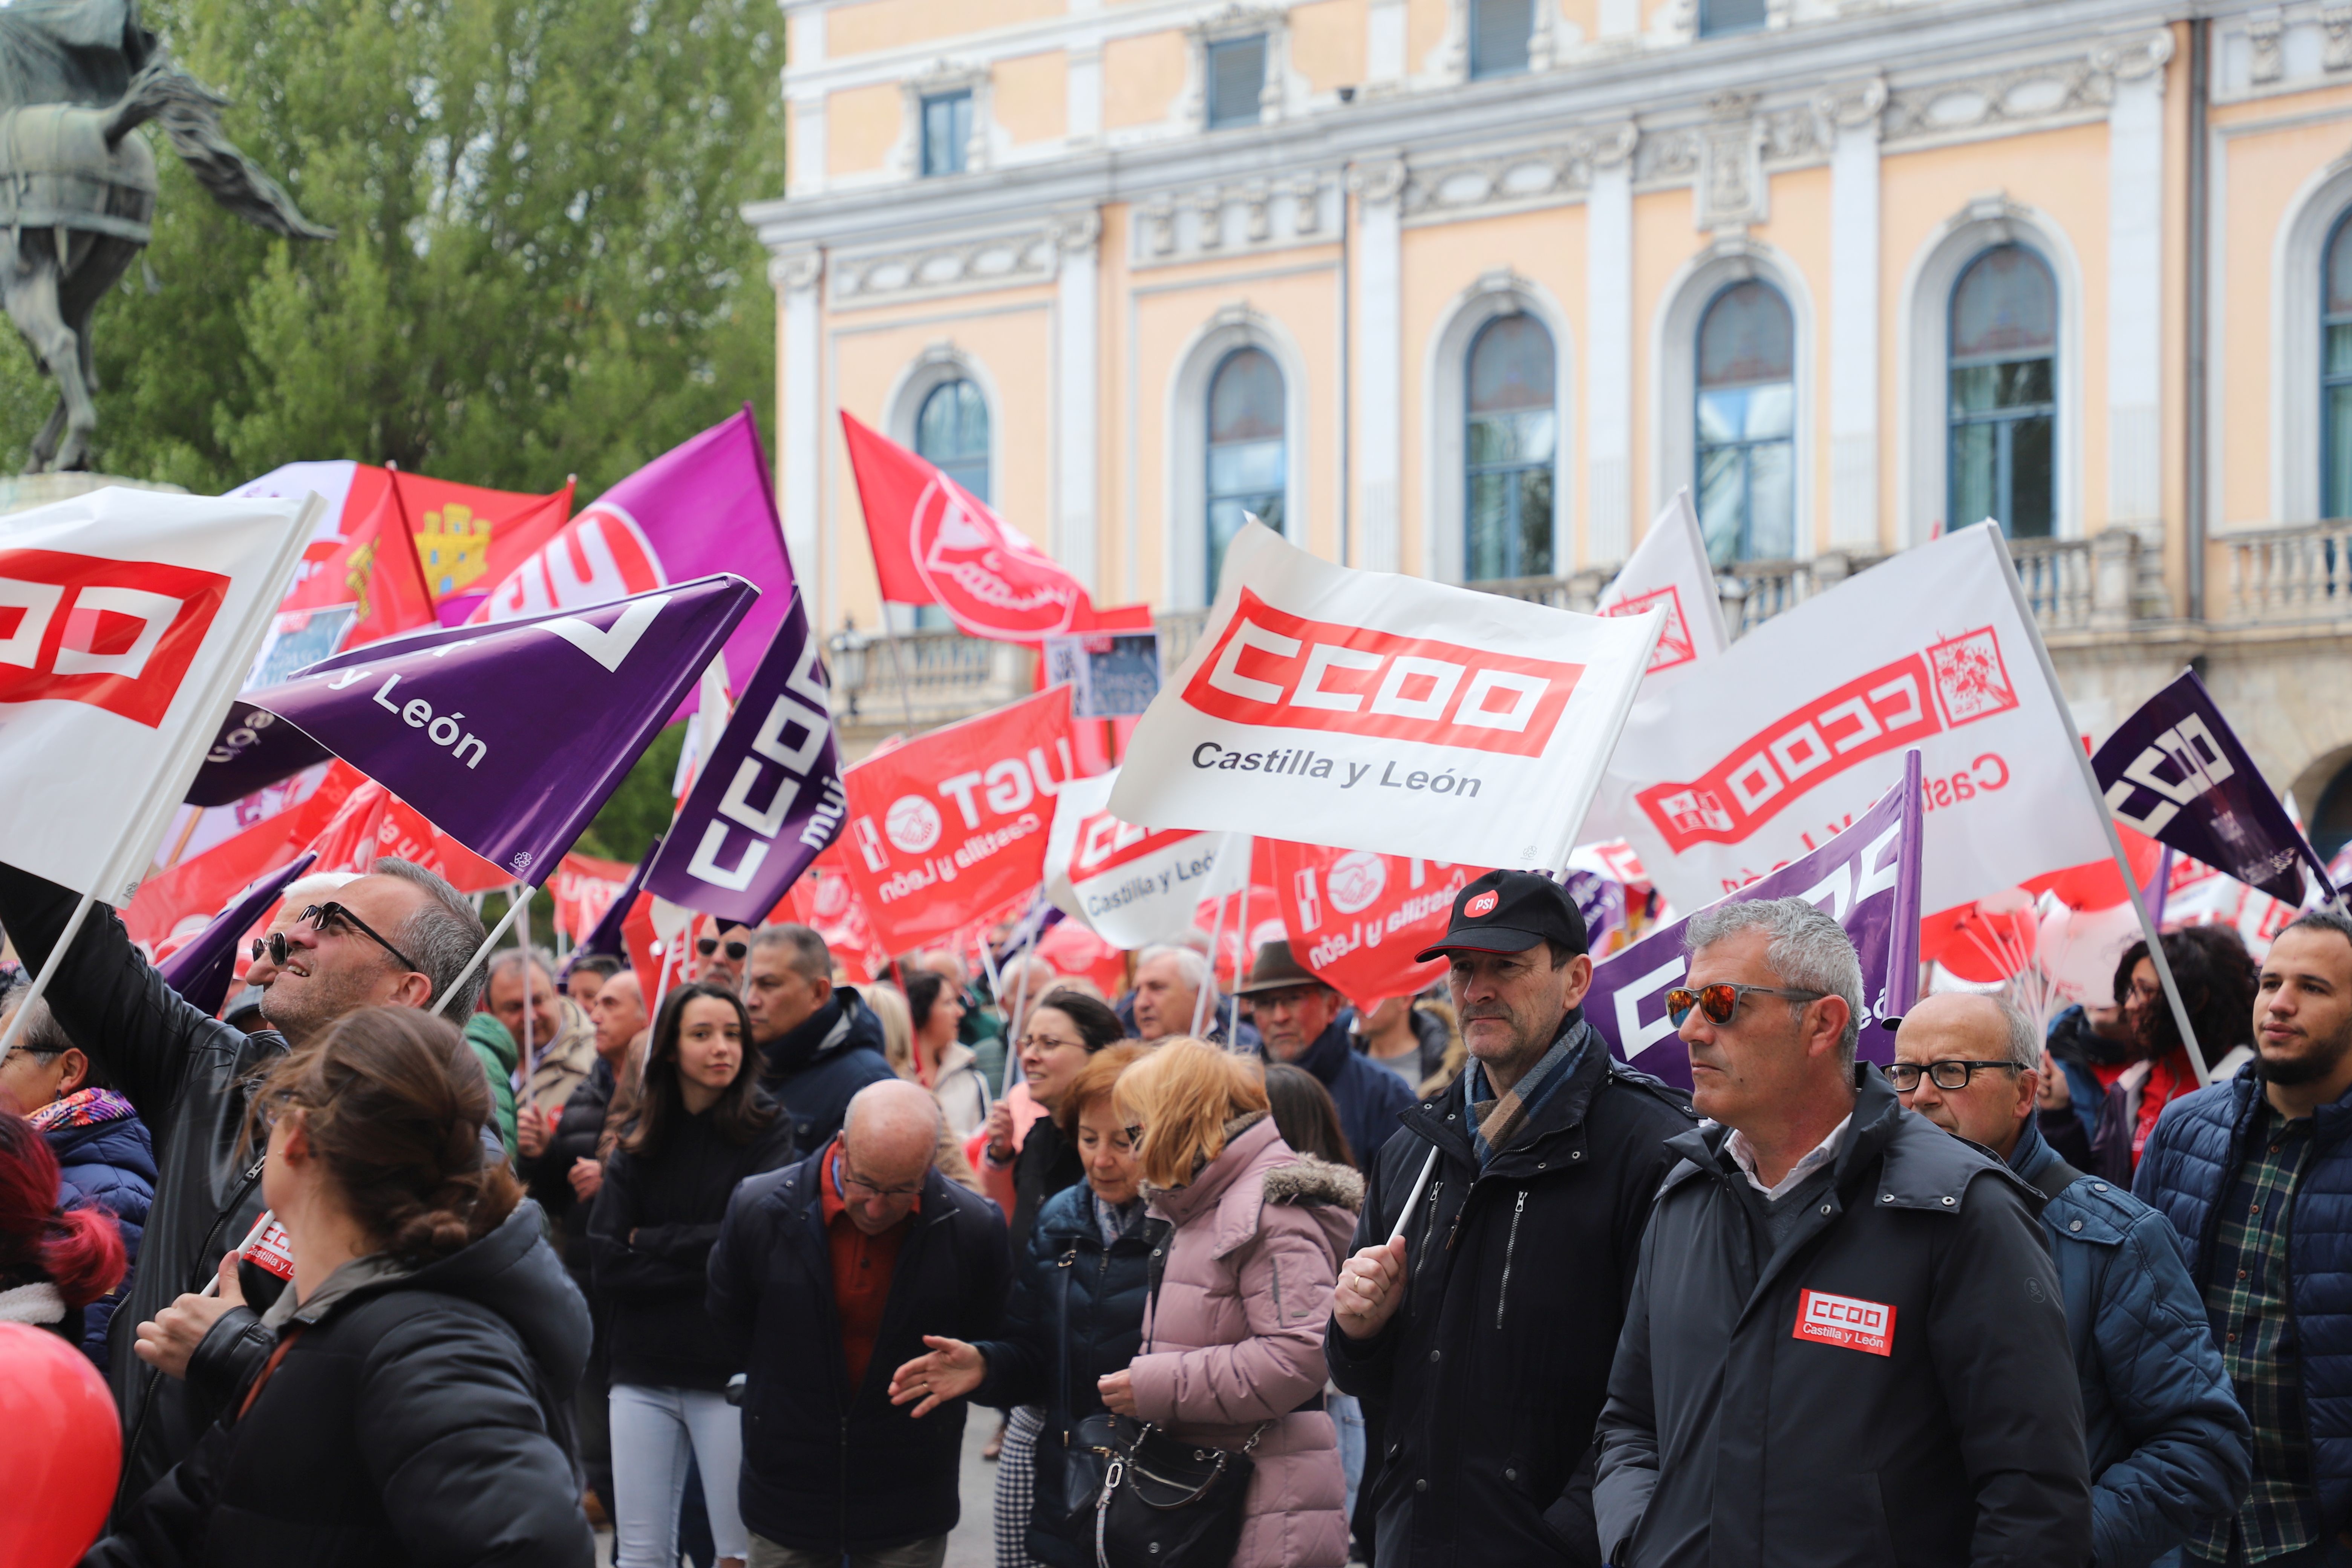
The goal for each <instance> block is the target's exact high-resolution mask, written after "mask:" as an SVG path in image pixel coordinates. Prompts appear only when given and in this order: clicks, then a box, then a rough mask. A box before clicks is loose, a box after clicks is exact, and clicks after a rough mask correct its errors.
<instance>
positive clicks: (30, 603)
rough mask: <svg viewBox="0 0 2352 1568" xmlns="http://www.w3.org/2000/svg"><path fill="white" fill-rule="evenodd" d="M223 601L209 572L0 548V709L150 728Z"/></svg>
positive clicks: (217, 579)
mask: <svg viewBox="0 0 2352 1568" xmlns="http://www.w3.org/2000/svg"><path fill="white" fill-rule="evenodd" d="M227 597H228V579H227V578H226V577H224V576H222V575H221V574H218V573H216V572H203V571H198V570H196V569H195V568H194V567H189V566H167V565H164V564H163V563H161V562H154V561H117V560H113V559H111V558H110V557H107V556H103V555H72V554H68V553H66V552H63V551H57V550H0V703H5V702H37V701H42V700H55V701H66V702H87V703H89V705H90V706H92V707H94V708H103V709H105V710H107V711H108V712H110V713H112V714H115V715H117V716H118V717H120V718H124V719H128V720H130V721H131V722H133V723H136V724H143V725H145V726H146V727H147V728H149V729H151V730H152V729H154V728H155V727H156V726H158V725H160V724H161V723H162V722H163V714H164V712H165V711H166V710H169V709H170V707H171V706H172V699H173V697H175V696H177V695H178V694H179V690H180V683H181V682H182V681H183V680H184V679H186V678H187V673H188V667H189V666H190V665H191V664H193V663H194V662H195V658H196V650H197V649H199V648H201V647H203V646H204V641H205V632H206V631H207V630H208V629H209V628H210V627H211V626H212V624H213V617H214V616H215V615H217V614H219V613H220V607H221V605H222V602H223V601H224V600H226V598H227Z"/></svg>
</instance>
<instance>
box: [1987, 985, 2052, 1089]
mask: <svg viewBox="0 0 2352 1568" xmlns="http://www.w3.org/2000/svg"><path fill="white" fill-rule="evenodd" d="M1985 1000H1986V1001H1988V1002H1990V1003H1991V1004H1992V1005H1994V1006H1995V1007H1996V1008H1998V1009H2000V1026H2001V1029H2002V1032H2003V1033H2005V1034H2006V1035H2008V1037H2009V1065H2010V1066H2011V1067H2013V1068H2016V1069H2017V1070H2018V1071H2020V1072H2038V1071H2040V1070H2041V1068H2042V1030H2041V1027H2040V1026H2038V1025H2036V1024H2035V1023H2034V1021H2033V1020H2032V1018H2031V1017H2029V1016H2027V1015H2026V1011H2025V1009H2024V1008H2022V1007H2021V1006H2019V1005H2017V1004H2016V1003H2014V1002H2012V1001H2011V1000H2010V999H2009V998H2008V997H2007V996H2004V995H2002V994H2000V992H1998V991H1995V992H1993V993H1991V994H1989V995H1987V996H1986V997H1985Z"/></svg>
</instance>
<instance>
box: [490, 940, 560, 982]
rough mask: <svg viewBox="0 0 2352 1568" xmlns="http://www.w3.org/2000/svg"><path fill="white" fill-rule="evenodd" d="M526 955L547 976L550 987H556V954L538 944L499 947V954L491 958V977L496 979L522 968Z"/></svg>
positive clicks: (535, 967)
mask: <svg viewBox="0 0 2352 1568" xmlns="http://www.w3.org/2000/svg"><path fill="white" fill-rule="evenodd" d="M526 956H528V957H529V958H530V965H531V967H532V968H533V969H536V970H538V971H539V972H540V973H541V974H542V975H544V976H545V977H546V979H547V986H548V989H549V990H551V991H552V990H553V989H555V954H553V953H551V952H548V951H547V949H545V948H543V947H538V946H533V947H530V948H520V947H508V948H501V949H499V952H498V954H497V956H496V957H494V958H492V959H491V960H490V974H489V977H490V979H491V980H496V979H497V978H498V977H499V975H501V974H511V973H514V972H515V971H516V970H518V969H520V968H521V967H522V965H523V960H524V958H525V957H526Z"/></svg>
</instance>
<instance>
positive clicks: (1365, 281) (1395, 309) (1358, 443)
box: [1291, 158, 1405, 572]
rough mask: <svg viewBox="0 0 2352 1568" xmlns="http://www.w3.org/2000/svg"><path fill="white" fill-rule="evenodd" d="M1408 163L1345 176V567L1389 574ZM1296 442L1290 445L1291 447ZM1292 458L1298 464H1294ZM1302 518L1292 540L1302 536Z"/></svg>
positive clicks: (1395, 533)
mask: <svg viewBox="0 0 2352 1568" xmlns="http://www.w3.org/2000/svg"><path fill="white" fill-rule="evenodd" d="M1404 181H1405V163H1404V160H1403V159H1402V158H1387V159H1381V160H1379V161H1376V162H1371V163H1358V164H1356V165H1354V166H1353V167H1352V168H1350V169H1349V171H1348V188H1349V190H1351V191H1353V192H1355V193H1356V233H1357V240H1358V243H1357V257H1358V260H1357V263H1356V301H1355V310H1356V342H1355V344H1354V357H1355V362H1356V363H1355V368H1356V395H1355V404H1356V434H1355V451H1356V516H1357V520H1358V521H1359V524H1360V526H1359V527H1358V528H1357V529H1356V530H1355V536H1356V551H1355V554H1356V558H1355V560H1353V561H1350V562H1342V563H1341V564H1342V565H1350V566H1360V567H1363V568H1364V569H1365V570H1367V571H1371V572H1394V571H1396V570H1397V569H1398V568H1399V567H1400V566H1401V565H1402V554H1403V533H1402V527H1401V525H1400V520H1399V517H1398V510H1397V492H1398V489H1400V487H1401V484H1402V471H1403V462H1404V409H1403V407H1402V402H1403V398H1404V276H1403V273H1404V248H1403V238H1404V227H1403V219H1404V211H1403V203H1402V196H1403V195H1404ZM1294 445H1295V443H1294ZM1294 460H1295V459H1294ZM1304 522H1305V520H1304V519H1301V520H1299V523H1298V524H1297V526H1296V531H1294V532H1293V533H1292V535H1291V537H1292V538H1293V539H1294V540H1299V541H1302V542H1303V540H1304V538H1305V532H1306V531H1305V528H1304Z"/></svg>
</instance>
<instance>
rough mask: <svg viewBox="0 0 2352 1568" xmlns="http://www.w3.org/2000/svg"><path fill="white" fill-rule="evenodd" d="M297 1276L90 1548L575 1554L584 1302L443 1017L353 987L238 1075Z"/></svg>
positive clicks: (136, 1553) (579, 1552) (341, 1556)
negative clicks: (352, 1000) (215, 1416)
mask: <svg viewBox="0 0 2352 1568" xmlns="http://www.w3.org/2000/svg"><path fill="white" fill-rule="evenodd" d="M251 1103H252V1107H253V1117H252V1121H251V1123H250V1124H249V1126H248V1136H250V1137H253V1138H255V1139H256V1140H257V1141H258V1140H259V1139H260V1138H263V1137H266V1138H267V1141H268V1152H267V1154H266V1156H265V1159H264V1163H263V1167H262V1176H261V1188H262V1194H263V1196H264V1198H265V1200H266V1201H267V1202H268V1205H269V1207H270V1209H271V1210H272V1211H273V1212H274V1213H275V1214H276V1215H277V1216H278V1222H279V1223H280V1224H281V1225H282V1226H284V1227H285V1231H286V1237H287V1248H286V1250H287V1252H288V1254H289V1256H290V1258H291V1259H292V1279H291V1280H290V1281H289V1288H288V1289H287V1290H286V1291H285V1293H284V1294H283V1295H281V1296H280V1297H279V1298H278V1300H277V1302H276V1304H274V1305H273V1306H272V1307H271V1308H270V1309H269V1310H268V1311H267V1312H266V1313H264V1314H262V1316H261V1318H260V1320H259V1322H258V1324H257V1325H256V1326H255V1327H254V1329H253V1331H255V1332H257V1333H261V1334H264V1335H266V1336H268V1338H269V1339H270V1342H271V1348H270V1350H269V1352H268V1356H267V1358H266V1359H260V1360H258V1364H257V1365H256V1366H254V1368H253V1369H252V1370H251V1371H250V1372H249V1373H247V1375H246V1376H245V1377H244V1378H243V1380H242V1381H241V1382H240V1383H239V1384H238V1385H237V1387H236V1389H235V1390H234V1391H233V1393H232V1395H231V1397H230V1399H229V1401H228V1405H227V1408H226V1411H225V1412H224V1413H223V1414H222V1415H221V1418H220V1420H219V1421H218V1422H217V1423H216V1424H215V1426H213V1427H212V1429H211V1430H210V1431H209V1432H208V1433H206V1434H205V1437H204V1439H203V1441H202V1442H201V1443H199V1444H198V1445H197V1447H196V1449H195V1451H194V1453H192V1454H191V1455H190V1456H189V1457H188V1458H186V1459H184V1460H183V1461H182V1462H181V1463H180V1464H179V1465H178V1466H177V1467H175V1468H173V1469H172V1470H171V1471H170V1472H168V1473H167V1474H166V1475H165V1476H164V1477H163V1479H161V1480H159V1481H157V1482H156V1483H155V1485H154V1486H153V1487H152V1488H151V1489H149V1490H148V1491H147V1492H146V1494H145V1495H144V1496H142V1497H141V1498H140V1499H139V1500H137V1501H136V1502H135V1503H133V1504H131V1505H130V1506H129V1507H128V1508H127V1509H126V1510H124V1511H123V1512H122V1513H121V1515H119V1516H118V1531H117V1533H115V1534H113V1535H110V1536H109V1537H108V1538H107V1539H105V1540H103V1541H101V1542H99V1543H98V1545H97V1546H95V1547H93V1548H92V1549H91V1551H90V1553H89V1556H88V1557H87V1558H86V1559H85V1560H84V1561H85V1563H89V1564H95V1565H99V1568H117V1565H121V1568H130V1565H133V1564H139V1565H146V1564H152V1565H155V1568H163V1565H165V1564H173V1565H176V1564H182V1563H197V1562H204V1563H303V1564H305V1565H306V1568H360V1565H362V1564H367V1565H373V1564H379V1563H381V1564H385V1565H387V1568H388V1565H390V1564H394V1563H436V1564H449V1565H452V1568H455V1565H458V1564H473V1563H499V1564H500V1565H502V1568H508V1565H512V1568H524V1565H528V1568H558V1565H561V1568H586V1565H587V1564H589V1563H593V1561H594V1556H595V1552H594V1542H593V1537H592V1536H591V1535H590V1533H589V1530H588V1521H587V1520H586V1519H585V1518H584V1517H583V1515H582V1513H581V1511H580V1496H581V1483H580V1480H579V1478H578V1476H577V1474H576V1473H575V1471H574V1469H573V1468H572V1460H571V1458H570V1452H571V1446H572V1445H571V1434H570V1428H569V1425H568V1415H567V1413H568V1411H569V1409H570V1402H571V1398H572V1390H573V1387H574V1385H575V1384H577V1383H578V1382H579V1379H580V1374H581V1370H582V1368H583V1365H584V1363H586V1360H587V1355H588V1331H589V1328H588V1312H587V1308H586V1306H585V1305H584V1304H583V1302H582V1301H581V1300H580V1297H579V1293H578V1291H577V1290H576V1289H573V1287H572V1283H571V1281H570V1279H568V1278H567V1277H566V1275H565V1273H564V1271H563V1265H562V1261H561V1260H560V1259H559V1258H557V1257H556V1255H555V1253H554V1251H553V1249H552V1248H551V1247H549V1246H548V1244H547V1242H546V1241H545V1240H544V1239H543V1237H542V1235H541V1216H540V1213H539V1209H538V1207H537V1205H533V1204H531V1203H530V1202H528V1201H525V1200H524V1199H523V1198H522V1196H521V1191H520V1188H519V1187H518V1186H517V1185H516V1184H515V1180H514V1178H513V1177H512V1176H511V1175H509V1173H508V1172H507V1169H506V1167H505V1166H504V1165H503V1164H500V1163H489V1162H488V1161H487V1160H486V1159H485V1158H484V1152H483V1147H482V1141H481V1130H482V1127H483V1124H484V1123H485V1122H486V1121H488V1119H489V1117H490V1115H491V1109H490V1094H489V1089H488V1085H487V1084H486V1083H485V1082H484V1081H483V1079H482V1069H481V1065H480V1063H479V1061H478V1059H477V1058H476V1057H475V1056H474V1054H473V1051H472V1049H471V1048H470V1047H468V1046H467V1044H466V1042H465V1038H464V1037H463V1036H461V1035H459V1034H458V1032H457V1028H456V1027H455V1026H452V1025H450V1024H449V1023H447V1022H446V1021H445V1020H443V1019H441V1018H439V1017H436V1016H428V1015H426V1014H425V1013H422V1012H419V1011H417V1010H415V1009H413V1008H395V1007H363V1008H361V1009H359V1010H358V1011H356V1012H352V1013H349V1014H346V1015H345V1016H343V1017H341V1019H339V1020H337V1021H336V1022H334V1023H333V1024H331V1025H330V1026H328V1027H327V1028H326V1029H325V1030H324V1031H323V1033H321V1034H320V1036H319V1037H317V1038H315V1039H314V1040H312V1041H310V1043H309V1044H307V1045H305V1046H304V1047H301V1048H299V1049H298V1050H296V1051H294V1052H292V1053H291V1054H289V1055H288V1056H286V1057H284V1058H280V1059H279V1061H278V1064H277V1066H276V1067H275V1068H272V1069H271V1071H270V1073H269V1075H268V1079H266V1080H265V1081H264V1082H263V1083H262V1084H261V1085H260V1087H259V1088H258V1089H257V1091H256V1092H255V1094H254V1096H253V1099H252V1102H251Z"/></svg>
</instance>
